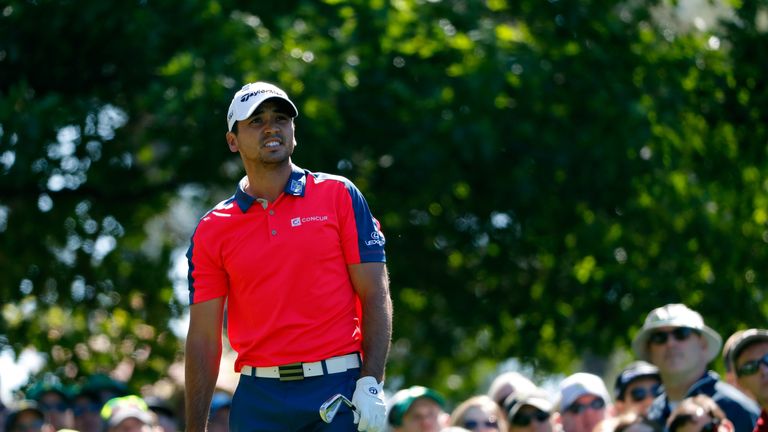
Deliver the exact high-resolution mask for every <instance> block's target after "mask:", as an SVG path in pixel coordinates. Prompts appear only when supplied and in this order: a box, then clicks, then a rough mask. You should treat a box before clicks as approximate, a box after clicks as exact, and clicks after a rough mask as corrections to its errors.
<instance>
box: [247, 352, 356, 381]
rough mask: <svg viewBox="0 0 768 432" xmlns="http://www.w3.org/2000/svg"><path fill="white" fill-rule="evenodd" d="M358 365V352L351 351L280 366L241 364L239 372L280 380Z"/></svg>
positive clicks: (337, 370)
mask: <svg viewBox="0 0 768 432" xmlns="http://www.w3.org/2000/svg"><path fill="white" fill-rule="evenodd" d="M359 367H360V354H359V353H352V354H347V355H341V356H337V357H331V358H329V359H326V360H320V361H316V362H309V363H302V362H298V363H291V364H287V365H282V366H269V367H253V366H247V365H246V366H243V367H242V368H241V369H240V373H241V374H243V375H250V376H252V377H258V378H278V379H280V381H296V380H302V379H304V378H309V377H316V376H321V375H325V374H335V373H340V372H346V371H347V370H349V369H357V368H359Z"/></svg>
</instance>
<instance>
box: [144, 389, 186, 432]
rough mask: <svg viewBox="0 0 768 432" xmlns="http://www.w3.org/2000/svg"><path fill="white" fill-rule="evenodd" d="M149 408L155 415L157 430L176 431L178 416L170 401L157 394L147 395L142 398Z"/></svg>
mask: <svg viewBox="0 0 768 432" xmlns="http://www.w3.org/2000/svg"><path fill="white" fill-rule="evenodd" d="M144 401H145V402H146V403H147V407H149V410H150V411H152V412H153V413H155V416H156V417H157V426H158V428H159V429H160V431H159V432H178V430H179V416H178V415H176V409H174V407H173V406H172V405H171V403H170V401H168V400H167V399H165V398H161V397H159V396H147V397H145V398H144Z"/></svg>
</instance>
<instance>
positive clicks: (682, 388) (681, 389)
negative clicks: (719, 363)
mask: <svg viewBox="0 0 768 432" xmlns="http://www.w3.org/2000/svg"><path fill="white" fill-rule="evenodd" d="M705 372H706V370H701V371H697V372H695V373H690V374H687V375H682V376H681V375H673V376H669V375H664V374H662V376H661V382H662V383H663V384H664V391H665V392H666V393H667V398H669V399H670V400H673V401H681V400H683V399H684V398H685V396H686V395H687V394H688V390H690V389H691V387H693V385H694V384H695V383H696V381H698V380H699V379H701V377H702V376H703V375H704V373H705Z"/></svg>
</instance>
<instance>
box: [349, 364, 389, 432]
mask: <svg viewBox="0 0 768 432" xmlns="http://www.w3.org/2000/svg"><path fill="white" fill-rule="evenodd" d="M383 388H384V383H383V382H381V383H379V382H376V378H374V377H372V376H364V377H362V378H360V379H359V380H357V384H356V385H355V392H354V393H353V394H352V403H353V404H354V405H355V408H357V409H356V410H355V424H357V430H358V431H361V432H362V431H370V432H381V431H384V430H385V429H386V427H387V420H386V413H387V406H386V405H385V404H384V389H383Z"/></svg>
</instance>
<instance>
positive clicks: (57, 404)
mask: <svg viewBox="0 0 768 432" xmlns="http://www.w3.org/2000/svg"><path fill="white" fill-rule="evenodd" d="M27 397H28V398H29V399H32V400H34V401H36V402H37V406H38V408H39V409H40V410H41V411H42V412H43V413H44V414H45V421H46V423H49V424H50V425H51V426H53V428H54V429H55V430H59V429H69V428H72V427H74V424H75V422H74V416H73V415H72V407H71V400H70V399H71V396H70V394H69V391H67V389H66V388H65V387H64V385H63V384H62V383H61V381H60V380H59V378H58V377H57V376H55V375H46V376H44V377H43V379H41V380H40V381H37V382H35V383H34V384H33V385H32V387H31V388H30V389H29V390H27Z"/></svg>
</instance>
